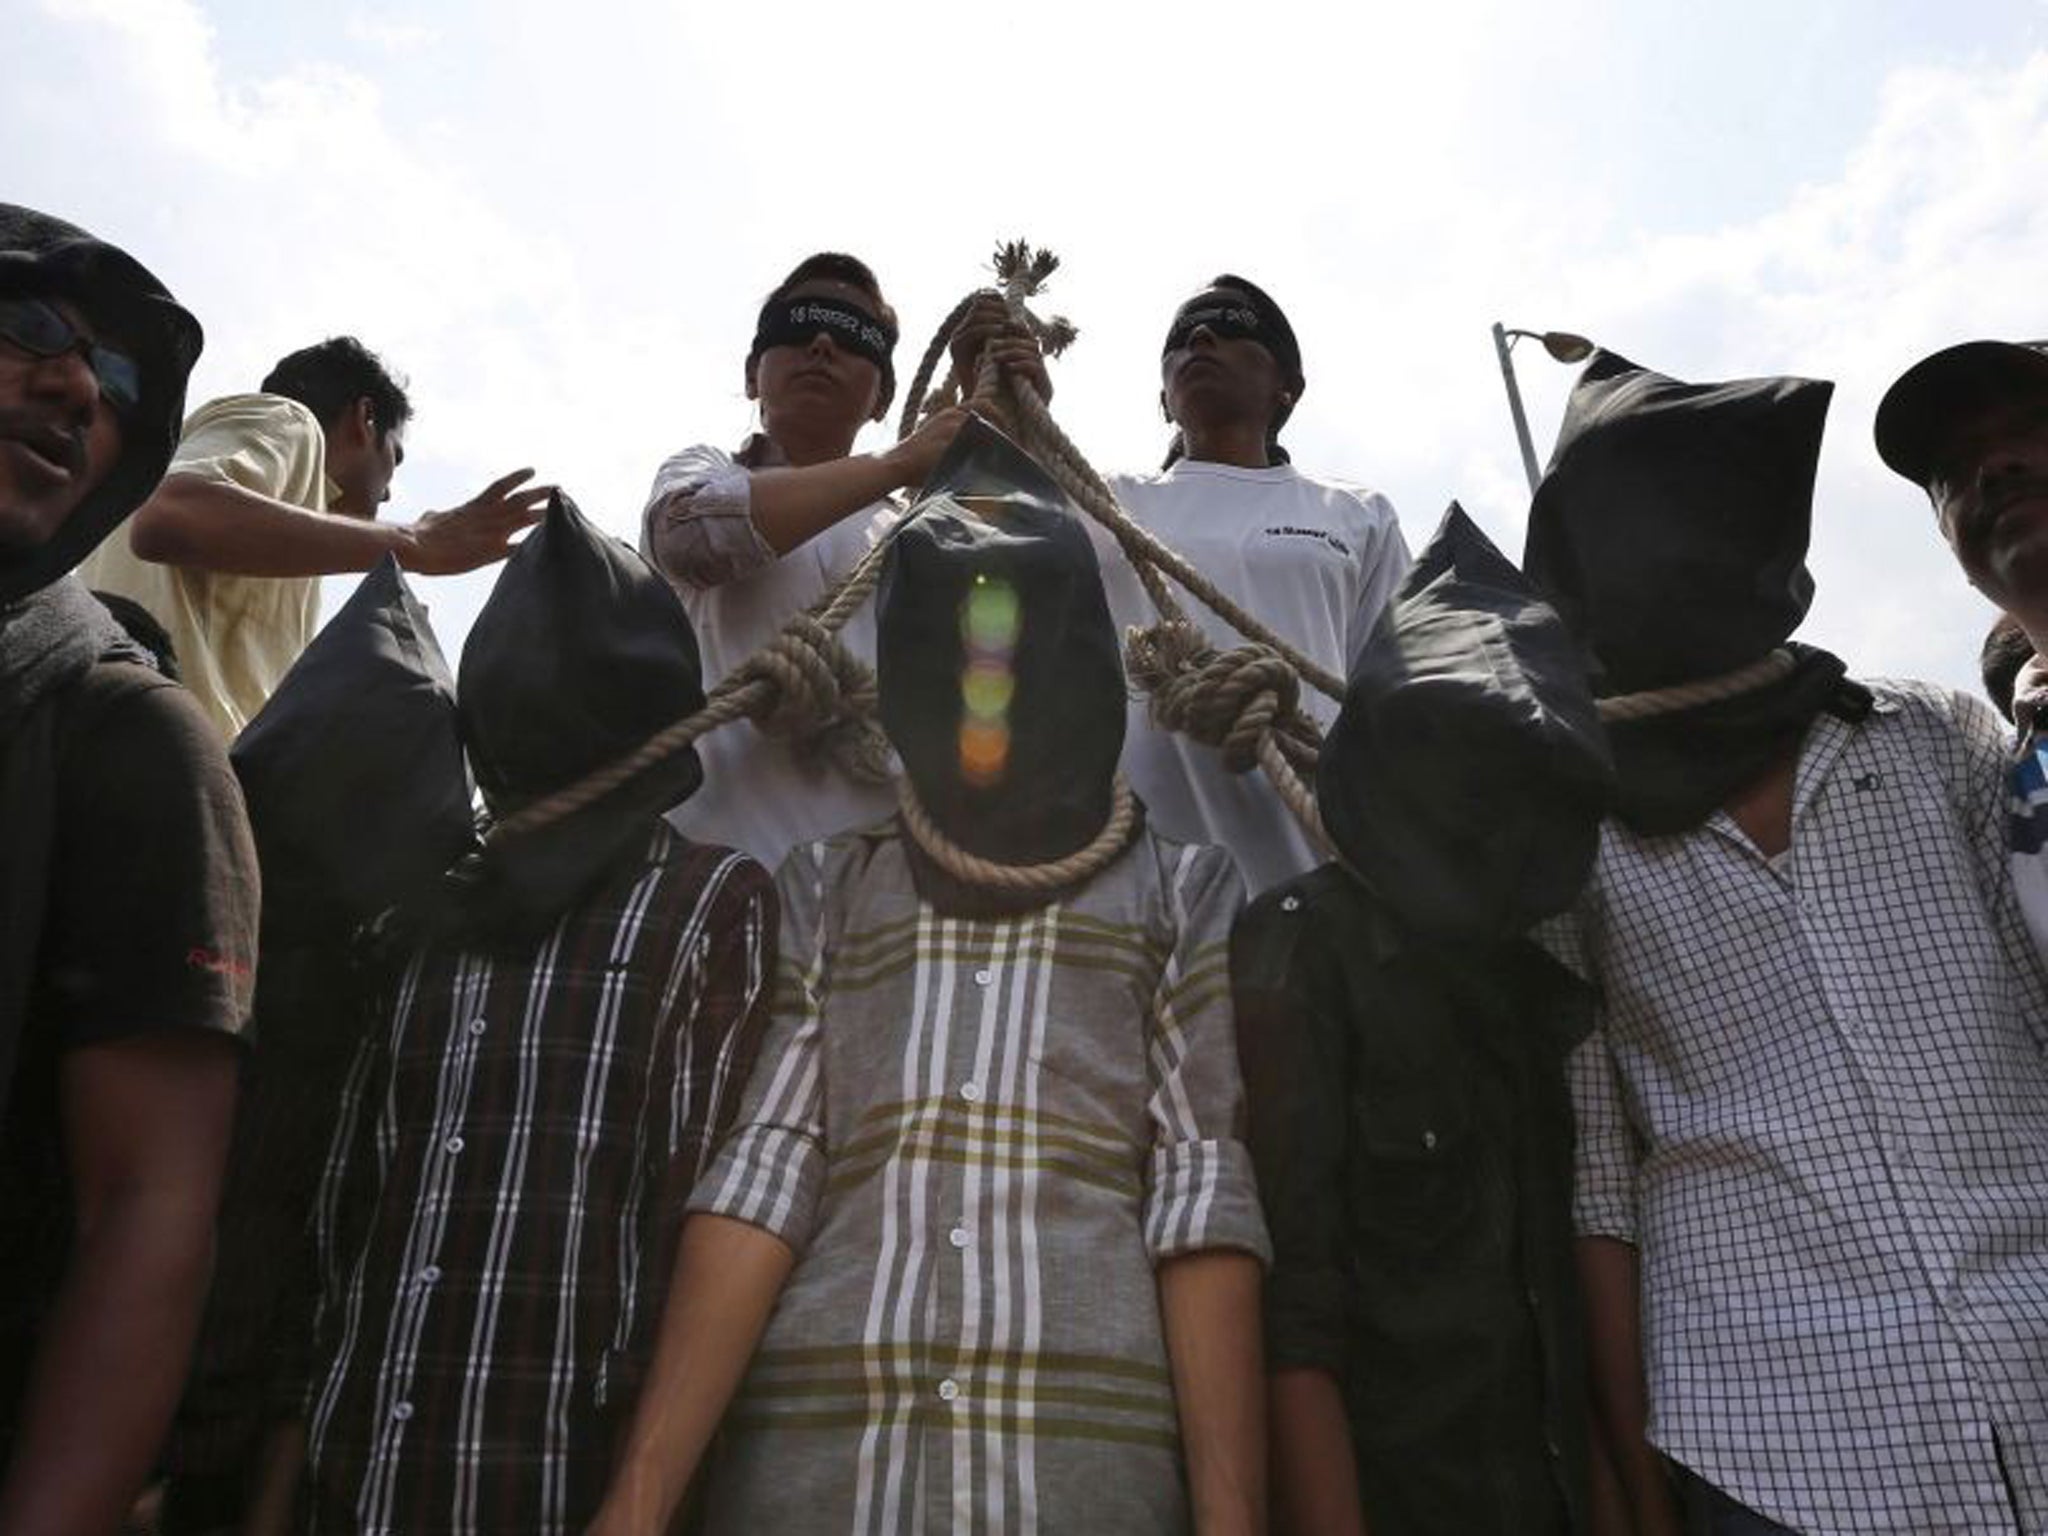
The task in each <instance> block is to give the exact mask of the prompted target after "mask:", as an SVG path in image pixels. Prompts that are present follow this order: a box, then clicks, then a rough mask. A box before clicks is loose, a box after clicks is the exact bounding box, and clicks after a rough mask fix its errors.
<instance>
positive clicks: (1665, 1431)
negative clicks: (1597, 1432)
mask: <svg viewBox="0 0 2048 1536" xmlns="http://www.w3.org/2000/svg"><path fill="white" fill-rule="evenodd" d="M1873 691H1874V693H1875V695H1876V700H1877V702H1876V708H1875V710H1874V712H1873V713H1872V714H1871V716H1870V717H1869V718H1868V719H1867V720H1866V721H1864V722H1863V723H1861V724H1849V723H1846V722H1844V721H1841V720H1837V719H1834V718H1832V717H1827V716H1824V717H1822V718H1821V719H1820V720H1818V721H1816V722H1815V724H1814V726H1813V727H1812V729H1811V731H1810V732H1809V734H1808V737H1807V740H1806V743H1805V746H1804V750H1803V753H1802V755H1801V759H1800V763H1799V769H1798V776H1797V780H1796V784H1795V789H1794V795H1793V831H1792V845H1791V850H1790V853H1789V855H1788V856H1787V857H1786V858H1784V859H1782V860H1780V862H1779V866H1778V867H1777V868H1775V869H1774V868H1773V867H1772V866H1771V865H1770V864H1769V863H1767V862H1766V860H1765V859H1764V858H1763V857H1762V855H1761V854H1760V853H1759V852H1758V851H1757V849H1756V848H1755V847H1754V845H1753V844H1751V843H1750V841H1749V840H1748V839H1747V838H1746V837H1745V836H1744V835H1743V834H1742V832H1741V831H1740V830H1739V829H1738V828H1737V827H1736V825H1735V823H1734V822H1733V821H1732V820H1731V819H1730V818H1729V817H1727V816H1726V815H1725V814H1721V813H1716V814H1715V815H1714V816H1713V817H1712V818H1711V819H1709V821H1708V822H1707V823H1706V825H1705V826H1704V827H1702V828H1701V829H1699V830H1697V831H1695V832H1692V833H1688V834H1685V835H1682V836H1674V837H1641V836H1637V835H1635V834H1634V833H1632V832H1630V831H1629V830H1627V829H1626V828H1624V827H1620V826H1618V825H1612V824H1610V826H1609V827H1608V828H1607V829H1606V831H1605V833H1604V834H1603V839H1602V846H1601V853H1600V862H1599V866H1598V868H1597V871H1596V873H1595V875H1594V878H1593V881H1592V883H1591V885H1590V886H1589V888H1588V891H1587V893H1586V895H1585V897H1584V899H1583V900H1582V902H1581V905H1580V909H1579V913H1578V920H1579V934H1578V937H1577V939H1576V941H1574V945H1573V947H1576V944H1583V954H1582V955H1581V956H1579V957H1578V958H1580V959H1581V960H1582V961H1583V962H1584V963H1585V964H1586V965H1587V968H1588V971H1589V974H1591V975H1592V976H1593V978H1594V979H1595V980H1596V981H1598V982H1599V984H1600V985H1601V987H1602V990H1603V992H1604V995H1605V1005H1604V1017H1603V1020H1602V1027H1601V1029H1600V1030H1599V1031H1598V1032H1596V1033H1595V1035H1594V1036H1593V1037H1592V1038H1591V1039H1590V1040H1589V1041H1588V1042H1587V1044H1586V1045H1585V1046H1584V1047H1582V1048H1581V1050H1580V1052H1579V1053H1578V1056H1577V1057H1576V1058H1575V1060H1574V1079H1575V1080H1574V1084H1573V1087H1574V1096H1575V1098H1576V1100H1577V1104H1578V1112H1579V1116H1580V1126H1579V1135H1580V1150H1579V1159H1580V1170H1579V1191H1578V1222H1579V1228H1580V1231H1581V1232H1582V1233H1586V1234H1597V1235H1604V1236H1609V1237H1618V1238H1623V1239H1626V1240H1629V1241H1632V1242H1636V1243H1638V1244H1639V1247H1640V1251H1641V1255H1642V1265H1643V1271H1642V1272H1643V1351H1644V1361H1645V1366H1646V1369H1647V1373H1648V1378H1649V1391H1650V1403H1651V1436H1652V1438H1653V1439H1654V1440H1655V1441H1656V1443H1657V1444H1658V1445H1659V1446H1660V1447H1661V1448H1662V1449H1663V1450H1664V1451H1665V1452H1666V1453H1667V1454H1669V1455H1671V1456H1672V1457H1674V1458H1675V1459H1676V1460H1678V1461H1679V1462H1681V1463H1683V1464H1684V1465H1685V1466H1687V1467H1689V1468H1691V1469H1692V1470H1693V1471H1694V1472H1696V1473H1698V1474H1699V1475H1700V1476H1701V1477H1703V1478H1705V1479H1706V1480H1707V1481H1709V1482H1711V1483H1713V1484H1715V1485H1716V1486H1718V1487H1720V1488H1722V1489H1724V1490H1725V1491H1727V1492H1728V1493H1730V1494H1731V1495H1733V1496H1734V1497H1735V1498H1737V1499H1739V1500H1740V1501H1741V1502H1743V1503H1744V1504H1747V1505H1749V1506H1751V1507H1752V1508H1754V1509H1756V1510H1757V1511H1759V1512H1760V1513H1762V1514H1765V1515H1768V1516H1769V1517H1770V1518H1771V1519H1773V1520H1777V1521H1780V1522H1783V1523H1785V1524H1787V1525H1790V1526H1792V1527H1794V1528H1796V1529H1798V1530H1801V1531H1807V1532H1816V1533H1819V1532H1833V1531H1839V1532H1857V1533H1865V1532H1872V1531H1897V1532H1914V1533H1926V1532H1934V1531H1944V1532H1948V1531H1984V1532H1993V1531H1996V1532H2001V1533H2010V1532H2012V1531H2013V1530H2014V1529H2015V1525H2016V1524H2017V1525H2018V1526H2019V1528H2021V1529H2023V1530H2026V1531H2041V1530H2048V981H2044V977H2043V973H2042V971H2041V968H2040V962H2039V959H2038V956H2037V955H2036V953H2035V951H2034V949H2033V947H2032V945H2031V944H2030V942H2029V940H2028V937H2027V933H2026V929H2025V926H2024V924H2023V922H2022V920H2021V917H2020V914H2019V911H2018V907H2017V904H2016V902H2015V901H2014V898H2013V894H2012V886H2011V881H2010V877H2009V873H2008V869H2007V846H2006V825H2005V818H2006V807H2007V796H2006V785H2005V768H2006V762H2007V758H2006V753H2005V751H2004V747H2003V742H2002V740H2001V731H2000V727H1999V724H1998V722H1997V721H1996V719H1995V718H1994V717H1993V716H1992V715H1991V714H1990V712H1989V711H1988V710H1986V709H1985V708H1984V707H1983V706H1982V705H1981V704H1978V703H1976V702H1975V701H1974V700H1972V699H1968V698H1965V697H1963V696H1961V695H1958V694H1951V693H1948V692H1947V691H1945V690H1937V689H1933V688H1929V687H1926V686H1923V685H1919V684H1912V683H1883V684H1876V685H1873ZM2016 1512H2017V1513H2016Z"/></svg>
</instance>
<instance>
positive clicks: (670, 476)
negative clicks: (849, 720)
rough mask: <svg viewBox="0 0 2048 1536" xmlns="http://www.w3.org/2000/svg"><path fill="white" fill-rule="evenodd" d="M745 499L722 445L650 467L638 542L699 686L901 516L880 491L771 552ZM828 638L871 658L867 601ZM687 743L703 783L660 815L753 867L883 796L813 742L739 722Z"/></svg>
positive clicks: (873, 812)
mask: <svg viewBox="0 0 2048 1536" xmlns="http://www.w3.org/2000/svg"><path fill="white" fill-rule="evenodd" d="M749 499H750V498H749V494H748V480H747V472H746V470H745V468H744V467H742V466H741V465H740V464H739V463H738V462H737V461H736V460H735V459H734V458H733V456H732V455H731V454H730V453H727V452H726V451H725V450H724V449H722V448H714V447H708V446H699V447H695V448H686V449H684V450H683V451H682V452H681V453H679V454H676V455H675V456H674V457H673V458H671V459H670V460H669V461H668V462H667V463H665V464H664V465H662V467H661V471H660V473H659V474H657V475H656V477H655V481H654V491H653V494H652V496H650V498H649V500H648V504H647V511H646V517H645V522H644V524H643V529H642V541H641V549H642V552H643V553H645V554H647V556H648V557H649V559H651V560H652V561H653V562H654V564H655V565H656V566H657V567H658V568H659V569H660V570H661V571H662V572H663V573H664V574H665V575H667V576H668V578H669V579H670V581H671V582H672V583H674V585H675V588H676V591H677V592H678V593H680V594H681V596H682V599H683V606H684V607H685V608H686V609H688V610H689V614H690V622H691V624H692V625H693V626H694V627H695V628H696V631H697V645H698V649H699V650H700V651H701V653H702V655H703V660H704V686H705V687H706V688H707V689H708V688H710V687H712V686H713V685H715V684H716V683H717V682H718V681H719V680H720V679H722V678H723V677H724V676H725V675H726V674H727V673H728V672H730V671H731V670H732V669H733V668H734V667H736V666H738V665H739V664H740V663H741V662H743V661H745V660H746V659H747V658H748V657H750V656H752V655H753V654H754V653H755V652H756V651H759V650H761V649H762V648H763V647H765V646H766V645H767V644H768V642H769V641H771V640H773V639H774V638H775V636H776V635H777V634H779V633H780V632H781V630H782V627H783V625H785V624H786V623H788V622H789V620H790V619H791V618H793V617H794V616H795V615H796V614H798V613H800V612H802V611H803V610H804V609H806V608H809V607H810V606H811V605H812V604H813V603H815V602H816V601H818V599H819V598H821V597H823V596H824V595H825V593H826V592H827V591H829V590H830V589H831V588H833V587H836V586H837V585H838V584H839V583H840V582H841V581H843V580H844V579H845V578H846V577H847V575H848V574H849V573H851V572H852V570H853V568H854V566H856V565H857V564H859V563H860V559H861V556H863V555H865V554H866V553H867V552H868V550H869V548H871V547H872V546H873V545H874V544H875V543H877V542H879V541H880V539H881V538H882V537H883V536H884V535H885V534H886V533H887V532H888V531H889V529H891V528H892V527H894V526H895V525H896V522H897V520H898V519H899V518H900V517H901V516H902V515H903V514H902V509H901V508H899V507H898V506H896V504H895V503H893V502H889V501H879V502H876V503H874V504H873V505H871V506H868V507H864V508H862V509H861V510H860V511H858V512H856V513H854V514H853V515H852V516H850V517H848V518H845V519H844V520H842V521H840V522H838V523H835V524H834V525H833V526H832V527H831V528H828V529H827V530H826V531H825V532H823V533H821V534H819V535H818V536H817V537H816V538H814V539H811V540H810V541H809V542H807V543H805V544H802V545H800V546H798V547H797V548H796V549H793V550H791V551H790V552H789V553H788V554H786V555H782V556H779V557H778V556H777V555H776V554H775V553H774V552H773V551H772V550H770V549H769V548H768V547H767V546H766V544H764V543H762V542H761V538H760V535H759V533H758V532H757V531H755V529H754V526H753V520H752V515H751V512H750V510H749ZM839 638H840V639H841V640H842V641H843V642H844V643H845V645H846V648H847V649H848V650H849V651H851V652H852V653H853V654H854V655H856V656H858V657H859V658H860V659H861V660H862V661H865V662H866V663H867V664H868V665H869V666H873V665H874V661H875V612H874V604H873V602H872V601H870V602H868V603H864V604H863V605H862V606H861V608H860V609H859V611H858V612H856V613H855V614H854V615H853V617H852V618H850V619H849V620H847V622H846V627H845V628H843V629H842V630H840V632H839ZM697 751H698V753H699V755H700V756H701V757H702V759H703V762H704V785H703V787H702V788H701V789H699V790H698V791H697V793H696V794H694V795H692V796H691V797H690V798H689V799H688V800H686V801H685V802H684V803H683V804H681V805H679V806H677V807H676V808H675V809H674V810H673V811H671V812H670V813H669V816H668V819H669V821H670V823H671V824H672V825H673V826H674V827H675V828H676V829H677V830H678V831H679V832H681V833H683V834H684V835H685V836H686V837H692V838H695V839H698V840H699V841H702V842H708V843H719V844H723V845H725V846H727V847H731V848H738V849H740V850H741V851H742V852H744V853H747V854H750V855H752V857H753V858H754V859H755V860H757V861H758V862H759V863H760V864H761V865H762V866H763V867H765V868H767V869H774V868H775V867H776V866H777V865H779V864H780V863H781V862H782V857H783V855H784V854H786V853H788V852H789V850H790V849H791V848H794V847H796V846H797V845H798V844H800V843H810V842H815V841H817V840H818V839H819V838H824V837H830V836H832V835H833V834H835V833H838V832H844V831H847V830H849V829H850V828H853V827H862V826H867V825H870V824H871V823H873V822H877V821H880V820H882V819H884V818H885V817H887V816H888V815H889V813H890V812H891V811H892V810H893V809H894V808H895V805H896V799H895V794H894V792H893V791H892V790H891V789H890V788H888V787H887V786H881V785H871V784H861V783H858V782H856V781H854V780H852V779H849V778H848V777H847V776H846V775H845V774H843V773H842V772H840V770H839V768H838V766H837V765H836V764H835V763H834V762H833V761H832V759H831V758H830V757H829V756H828V755H826V754H825V753H823V752H822V751H815V750H810V749H804V748H792V747H791V745H790V744H789V743H786V742H783V741H778V740H775V739H774V738H772V737H768V736H764V735H762V734H761V732H760V731H759V730H757V729H756V728H755V726H754V723H753V722H752V721H751V720H738V721H735V722H733V723H732V724H731V725H727V726H721V727H720V728H719V729H718V730H715V731H713V732H712V733H711V734H710V735H709V736H706V737H705V738H703V739H702V740H701V741H699V742H698V743H697Z"/></svg>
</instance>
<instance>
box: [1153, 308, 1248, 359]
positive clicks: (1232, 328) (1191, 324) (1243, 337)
mask: <svg viewBox="0 0 2048 1536" xmlns="http://www.w3.org/2000/svg"><path fill="white" fill-rule="evenodd" d="M1204 328H1206V329H1207V330H1208V331H1209V332H1210V333H1211V334H1212V335H1215V336H1218V337H1221V338H1223V339H1224V340H1237V341H1256V342H1262V343H1263V342H1265V341H1266V331H1265V326H1264V325H1263V324H1262V323H1261V321H1260V318H1259V313H1258V311H1257V310H1254V309H1248V308H1246V307H1245V306H1244V305H1242V304H1207V305H1203V306H1202V307H1201V308H1199V309H1194V308H1190V309H1184V310H1182V311H1181V312H1180V313H1179V314H1177V315H1175V316H1174V317H1173V328H1172V329H1171V330H1169V331H1168V332H1167V333H1166V346H1165V348H1164V350H1165V351H1167V352H1177V351H1179V350H1180V349H1181V348H1182V347H1184V346H1186V345H1187V344H1188V341H1189V339H1190V338H1192V337H1193V336H1194V334H1195V332H1196V331H1197V330H1201V329H1204Z"/></svg>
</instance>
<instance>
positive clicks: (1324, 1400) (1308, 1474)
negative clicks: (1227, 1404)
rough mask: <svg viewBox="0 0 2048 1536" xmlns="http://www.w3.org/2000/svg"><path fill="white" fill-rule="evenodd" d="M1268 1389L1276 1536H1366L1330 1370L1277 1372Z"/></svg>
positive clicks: (1347, 1430) (1340, 1397) (1347, 1428)
mask: <svg viewBox="0 0 2048 1536" xmlns="http://www.w3.org/2000/svg"><path fill="white" fill-rule="evenodd" d="M1266 1390H1267V1403H1268V1406H1269V1408H1270V1410H1271V1415H1272V1443H1273V1454H1272V1469H1273V1513H1274V1523H1275V1527H1276V1529H1277V1530H1278V1531H1279V1533H1280V1536H1365V1511H1364V1509H1363V1507H1362V1505H1361V1504H1360V1502H1359V1497H1358V1462H1357V1459H1356V1457H1355V1456H1354V1455H1353V1454H1352V1449H1351V1423H1350V1420H1349V1419H1348V1418H1347V1417H1346V1416H1345V1412H1344V1394H1343V1392H1342V1391H1341V1390H1340V1389H1339V1388H1338V1386H1337V1379H1336V1378H1335V1377H1334V1376H1332V1375H1331V1374H1330V1373H1329V1372H1328V1371H1318V1370H1288V1371H1275V1372H1274V1373H1273V1374H1272V1375H1271V1376H1269V1377H1268V1378H1267V1383H1266Z"/></svg>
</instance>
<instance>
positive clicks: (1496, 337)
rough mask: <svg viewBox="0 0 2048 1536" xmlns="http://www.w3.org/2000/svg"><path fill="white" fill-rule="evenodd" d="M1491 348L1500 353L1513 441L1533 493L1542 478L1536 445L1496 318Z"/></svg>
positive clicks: (1512, 364) (1501, 373) (1506, 336)
mask: <svg viewBox="0 0 2048 1536" xmlns="http://www.w3.org/2000/svg"><path fill="white" fill-rule="evenodd" d="M1493 350H1494V351H1496V352H1498V353H1499V354H1500V377H1501V382H1502V383H1503V384H1505V385H1507V388H1508V410H1509V411H1510V412H1511V413H1513V415H1514V418H1515V441H1516V442H1518V443H1520V444H1521V445H1522V469H1523V471H1524V473H1526V474H1527V475H1528V477H1529V490H1530V492H1531V494H1534V492H1535V490H1536V482H1537V481H1538V480H1539V479H1541V478H1542V477H1541V476H1540V475H1539V474H1538V473H1537V470H1536V445H1535V444H1534V443H1532V442H1531V441H1530V440H1529V414H1528V412H1526V411H1524V410H1523V409H1522V389H1521V386H1520V385H1519V384H1517V383H1516V382H1515V363H1514V359H1513V358H1512V357H1510V356H1509V355H1508V333H1507V332H1506V330H1504V329H1503V328H1502V327H1501V323H1500V322H1499V321H1498V320H1496V321H1494V322H1493Z"/></svg>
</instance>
